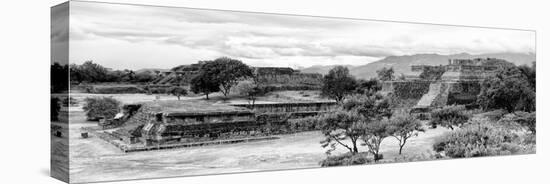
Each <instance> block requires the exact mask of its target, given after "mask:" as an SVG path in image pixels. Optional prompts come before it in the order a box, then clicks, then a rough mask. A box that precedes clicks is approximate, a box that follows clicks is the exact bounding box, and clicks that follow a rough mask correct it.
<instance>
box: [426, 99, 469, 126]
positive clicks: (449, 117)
mask: <svg viewBox="0 0 550 184" xmlns="http://www.w3.org/2000/svg"><path fill="white" fill-rule="evenodd" d="M430 115H431V118H432V120H431V124H432V126H434V127H436V126H437V125H441V126H444V127H447V128H449V129H451V130H454V127H461V126H462V125H464V124H465V123H466V122H468V120H469V119H470V116H471V115H470V114H468V113H466V108H465V107H464V106H455V105H453V106H445V107H443V108H441V109H436V110H434V111H432V112H431V114H430Z"/></svg>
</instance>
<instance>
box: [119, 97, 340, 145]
mask: <svg viewBox="0 0 550 184" xmlns="http://www.w3.org/2000/svg"><path fill="white" fill-rule="evenodd" d="M212 106H219V107H217V108H213V109H214V110H203V111H201V110H198V109H195V110H194V109H192V108H186V109H185V108H184V109H182V108H168V109H162V110H159V111H152V112H150V113H149V115H148V116H149V118H148V121H147V123H146V124H145V125H143V126H138V127H136V128H137V129H136V130H137V131H138V132H139V133H135V132H136V131H127V132H126V133H117V134H126V135H122V136H119V137H128V138H121V141H124V142H126V143H130V144H131V143H137V142H143V143H145V145H146V146H152V145H165V144H180V143H190V142H201V141H211V140H217V139H234V138H249V137H255V136H268V135H269V134H270V133H272V132H273V131H269V132H266V131H267V127H269V128H277V127H279V126H285V124H286V123H287V122H288V121H289V120H296V119H300V118H305V117H310V116H314V115H317V114H319V113H323V112H327V111H329V110H331V109H333V108H334V107H335V106H336V103H335V102H310V103H277V104H256V105H249V104H233V105H212ZM221 106H223V107H221ZM132 132H134V133H132Z"/></svg>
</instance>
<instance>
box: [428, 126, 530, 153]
mask: <svg viewBox="0 0 550 184" xmlns="http://www.w3.org/2000/svg"><path fill="white" fill-rule="evenodd" d="M433 149H434V151H436V152H441V151H445V154H446V156H448V157H451V158H464V157H480V156H494V155H509V154H518V153H523V152H526V151H528V149H526V147H525V145H524V144H522V141H521V138H520V137H519V136H518V135H517V134H514V133H513V132H512V131H510V130H508V129H506V128H504V127H503V126H500V125H498V124H495V123H491V122H489V121H488V120H487V119H476V120H474V121H473V122H472V123H471V124H469V125H468V126H466V127H464V128H463V129H459V130H456V131H453V132H449V133H447V134H445V135H443V136H442V137H440V139H438V140H437V141H436V142H435V143H434V144H433Z"/></svg>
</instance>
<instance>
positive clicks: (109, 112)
mask: <svg viewBox="0 0 550 184" xmlns="http://www.w3.org/2000/svg"><path fill="white" fill-rule="evenodd" d="M84 100H85V102H86V104H85V105H84V107H83V109H84V111H85V112H86V117H88V120H98V119H100V118H105V119H111V118H113V117H115V115H116V114H117V113H118V112H119V107H120V102H119V101H118V100H116V99H114V98H111V97H99V98H86V99H84Z"/></svg>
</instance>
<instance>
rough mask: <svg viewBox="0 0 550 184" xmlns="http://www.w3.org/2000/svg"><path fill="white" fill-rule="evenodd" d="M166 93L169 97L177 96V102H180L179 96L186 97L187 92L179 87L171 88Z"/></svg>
mask: <svg viewBox="0 0 550 184" xmlns="http://www.w3.org/2000/svg"><path fill="white" fill-rule="evenodd" d="M168 92H169V93H170V94H171V95H174V96H177V97H178V100H180V97H181V96H185V95H187V90H186V89H185V88H183V87H181V86H172V87H170V89H168Z"/></svg>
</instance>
